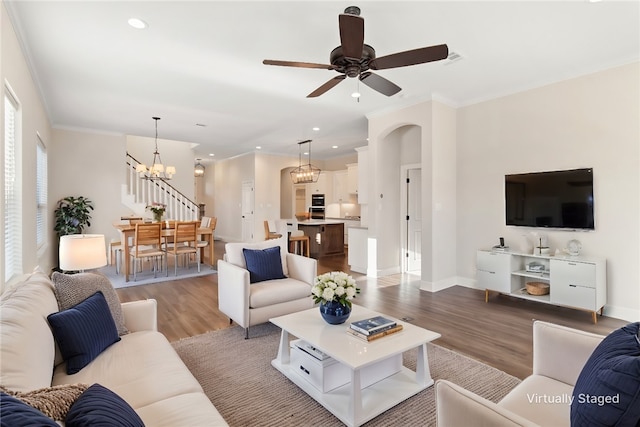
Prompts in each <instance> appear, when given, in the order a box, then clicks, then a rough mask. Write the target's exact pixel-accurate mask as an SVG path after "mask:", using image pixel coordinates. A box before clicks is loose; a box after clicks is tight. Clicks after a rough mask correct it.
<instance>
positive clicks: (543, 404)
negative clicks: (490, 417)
mask: <svg viewBox="0 0 640 427" xmlns="http://www.w3.org/2000/svg"><path fill="white" fill-rule="evenodd" d="M572 389H573V387H571V386H570V385H569V384H565V383H563V382H560V381H556V380H554V379H552V378H549V377H545V376H543V375H531V376H529V377H527V378H525V379H524V380H523V381H522V382H521V383H520V384H518V385H517V386H516V388H514V389H513V390H511V391H510V392H509V394H507V395H506V396H505V397H504V398H503V399H502V400H501V401H500V403H498V405H499V406H501V407H503V408H505V409H508V410H509V411H511V412H513V413H514V414H517V415H519V416H521V417H522V418H524V419H527V420H529V421H531V422H533V423H535V424H536V425H539V426H554V427H562V426H567V427H569V404H570V403H571V391H572Z"/></svg>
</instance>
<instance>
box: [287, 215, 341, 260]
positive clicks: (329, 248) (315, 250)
mask: <svg viewBox="0 0 640 427" xmlns="http://www.w3.org/2000/svg"><path fill="white" fill-rule="evenodd" d="M298 229H299V230H302V232H303V233H304V234H305V235H307V236H309V255H310V256H311V258H316V259H318V258H320V257H322V256H326V255H344V223H343V222H340V221H331V220H321V219H309V220H305V221H298Z"/></svg>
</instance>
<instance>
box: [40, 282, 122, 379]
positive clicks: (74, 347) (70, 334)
mask: <svg viewBox="0 0 640 427" xmlns="http://www.w3.org/2000/svg"><path fill="white" fill-rule="evenodd" d="M47 320H48V321H49V324H50V325H51V329H52V331H53V336H54V338H55V339H56V342H57V343H58V346H59V347H60V352H61V353H62V357H63V358H64V360H65V362H67V374H69V375H72V374H75V373H76V372H78V371H80V370H81V369H82V368H84V367H85V366H87V365H88V364H89V363H91V361H92V360H93V359H95V358H96V357H98V355H99V354H100V353H102V352H103V351H104V349H106V348H107V347H109V346H110V345H111V344H113V343H115V342H118V341H120V337H119V336H118V329H117V328H116V324H115V322H114V321H113V317H112V316H111V312H110V311H109V305H108V304H107V301H106V300H105V298H104V295H102V292H96V293H95V294H93V295H91V296H90V297H89V298H87V299H86V300H84V301H82V302H81V303H79V304H77V305H75V306H73V307H71V308H69V309H67V310H63V311H60V312H58V313H52V314H50V315H49V316H47Z"/></svg>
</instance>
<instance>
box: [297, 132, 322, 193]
mask: <svg viewBox="0 0 640 427" xmlns="http://www.w3.org/2000/svg"><path fill="white" fill-rule="evenodd" d="M302 144H309V159H308V160H309V161H308V163H307V164H306V165H303V164H302ZM290 174H291V181H292V182H293V183H294V184H308V183H310V182H318V178H319V177H320V169H318V168H317V167H315V166H313V165H312V164H311V140H310V139H307V140H306V141H302V142H298V167H297V168H295V169H294V170H292V171H291V172H290Z"/></svg>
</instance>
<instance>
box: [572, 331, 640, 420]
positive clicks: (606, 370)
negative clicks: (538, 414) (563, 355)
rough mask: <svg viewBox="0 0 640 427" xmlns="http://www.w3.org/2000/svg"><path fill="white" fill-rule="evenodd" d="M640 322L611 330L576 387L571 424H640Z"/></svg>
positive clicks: (595, 352) (596, 350)
mask: <svg viewBox="0 0 640 427" xmlns="http://www.w3.org/2000/svg"><path fill="white" fill-rule="evenodd" d="M639 334H640V322H636V323H630V324H628V325H627V326H624V327H622V328H620V329H618V330H617V331H614V332H612V333H611V334H609V335H608V336H607V337H606V338H605V339H604V340H602V342H601V343H600V344H599V345H598V347H596V349H595V350H594V351H593V353H592V354H591V357H589V360H587V363H586V364H585V365H584V368H582V371H581V372H580V375H579V376H578V380H577V381H576V386H575V387H574V389H573V402H572V403H571V426H572V427H582V426H589V427H599V426H602V427H604V426H617V427H627V426H628V427H637V426H640V335H639Z"/></svg>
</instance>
